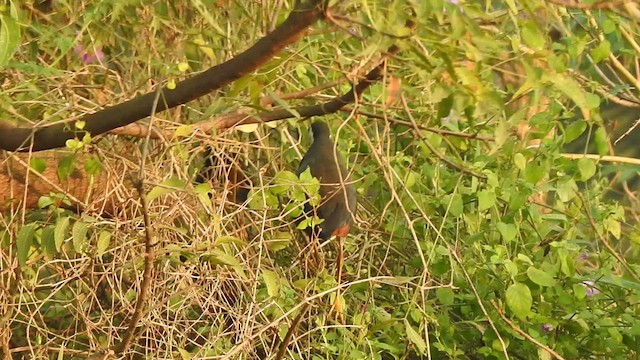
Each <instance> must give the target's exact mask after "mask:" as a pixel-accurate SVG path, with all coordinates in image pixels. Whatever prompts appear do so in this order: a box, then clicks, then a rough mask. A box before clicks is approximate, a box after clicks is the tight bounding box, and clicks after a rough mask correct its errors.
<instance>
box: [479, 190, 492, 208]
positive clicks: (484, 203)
mask: <svg viewBox="0 0 640 360" xmlns="http://www.w3.org/2000/svg"><path fill="white" fill-rule="evenodd" d="M495 203H496V193H495V192H494V191H491V190H480V191H478V211H485V210H487V209H489V208H491V207H492V206H493V205H495Z"/></svg>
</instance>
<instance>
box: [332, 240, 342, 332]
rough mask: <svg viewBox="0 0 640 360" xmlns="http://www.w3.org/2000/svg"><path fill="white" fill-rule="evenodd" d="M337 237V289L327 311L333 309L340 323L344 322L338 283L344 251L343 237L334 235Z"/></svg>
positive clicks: (340, 279) (340, 277)
mask: <svg viewBox="0 0 640 360" xmlns="http://www.w3.org/2000/svg"><path fill="white" fill-rule="evenodd" d="M336 237H337V238H338V256H337V259H336V267H337V268H338V273H337V274H336V277H337V279H336V281H337V282H338V289H337V290H336V298H335V300H334V301H333V305H332V306H331V310H330V311H329V313H331V312H332V311H333V310H335V311H336V320H338V321H339V322H340V323H342V324H344V308H343V306H342V298H341V291H340V285H341V284H342V263H343V260H344V255H343V254H344V252H343V250H342V248H343V238H342V236H336Z"/></svg>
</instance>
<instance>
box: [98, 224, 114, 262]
mask: <svg viewBox="0 0 640 360" xmlns="http://www.w3.org/2000/svg"><path fill="white" fill-rule="evenodd" d="M110 243H111V233H110V232H108V231H106V230H102V231H100V235H98V249H97V251H96V256H98V257H102V255H103V254H104V252H105V251H106V250H107V249H108V248H109V244H110Z"/></svg>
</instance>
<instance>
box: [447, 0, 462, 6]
mask: <svg viewBox="0 0 640 360" xmlns="http://www.w3.org/2000/svg"><path fill="white" fill-rule="evenodd" d="M448 1H449V4H453V5H460V1H459V0H448Z"/></svg>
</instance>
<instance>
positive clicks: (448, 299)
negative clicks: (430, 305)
mask: <svg viewBox="0 0 640 360" xmlns="http://www.w3.org/2000/svg"><path fill="white" fill-rule="evenodd" d="M436 297H437V298H438V301H440V303H441V304H442V305H453V301H454V300H455V296H454V294H453V290H451V288H449V287H441V288H437V289H436Z"/></svg>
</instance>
